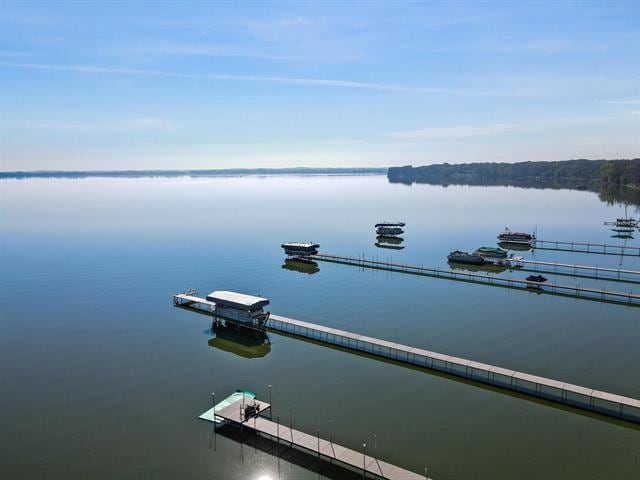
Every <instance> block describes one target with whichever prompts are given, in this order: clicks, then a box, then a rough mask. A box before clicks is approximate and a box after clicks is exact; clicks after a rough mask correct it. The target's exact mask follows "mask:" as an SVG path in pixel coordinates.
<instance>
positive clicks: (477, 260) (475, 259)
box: [447, 250, 485, 265]
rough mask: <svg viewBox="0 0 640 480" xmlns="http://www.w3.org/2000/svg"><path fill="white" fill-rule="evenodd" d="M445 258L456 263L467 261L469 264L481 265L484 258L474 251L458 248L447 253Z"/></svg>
mask: <svg viewBox="0 0 640 480" xmlns="http://www.w3.org/2000/svg"><path fill="white" fill-rule="evenodd" d="M447 260H449V261H450V262H457V263H468V264H470V265H483V264H484V263H485V260H484V258H482V257H481V256H480V255H476V254H475V253H473V254H472V253H469V252H462V251H460V250H454V251H453V252H451V253H450V254H449V255H447Z"/></svg>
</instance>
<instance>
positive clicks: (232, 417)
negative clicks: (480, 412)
mask: <svg viewBox="0 0 640 480" xmlns="http://www.w3.org/2000/svg"><path fill="white" fill-rule="evenodd" d="M245 401H246V404H245ZM247 405H249V406H251V407H252V408H253V407H254V405H255V407H256V408H257V410H258V411H259V412H260V413H264V412H267V411H269V410H270V409H271V405H270V404H268V403H265V402H262V401H260V400H257V399H254V398H248V397H245V398H244V399H242V401H240V400H237V399H236V400H235V401H233V402H231V403H229V404H227V405H226V406H224V407H223V408H221V409H218V408H217V407H213V408H211V409H209V410H207V411H206V412H204V413H203V414H202V415H200V417H199V418H201V419H203V420H207V421H209V422H214V418H215V419H216V420H218V421H219V420H220V419H222V420H224V421H226V422H228V423H231V424H233V425H236V426H238V427H240V428H242V429H249V430H252V431H253V432H255V433H257V434H261V435H265V436H268V437H269V438H271V439H273V440H275V441H276V442H278V443H279V444H280V443H283V444H285V445H288V446H290V447H292V448H297V449H299V450H303V451H306V452H308V453H311V454H315V455H317V456H318V457H320V458H323V459H325V460H327V461H330V462H334V463H339V464H342V465H344V466H345V467H347V468H350V469H353V470H357V471H361V472H362V473H363V477H365V476H366V477H367V478H379V479H385V480H430V479H428V478H426V477H425V476H424V475H418V474H417V473H414V472H411V471H409V470H405V469H404V468H400V467H397V466H395V465H391V464H390V463H387V462H383V461H382V460H379V459H378V458H376V457H372V456H370V455H366V454H365V452H357V451H355V450H351V449H349V448H346V447H343V446H342V445H338V444H337V443H334V442H333V439H331V440H325V439H323V438H320V435H319V434H318V435H309V434H308V433H304V432H301V431H299V430H295V429H294V428H292V426H285V425H281V424H280V423H279V422H274V421H272V420H269V419H267V418H264V417H263V416H261V415H260V414H255V415H246V414H245V413H244V412H245V411H246V410H243V408H242V407H243V406H245V407H246V406H247Z"/></svg>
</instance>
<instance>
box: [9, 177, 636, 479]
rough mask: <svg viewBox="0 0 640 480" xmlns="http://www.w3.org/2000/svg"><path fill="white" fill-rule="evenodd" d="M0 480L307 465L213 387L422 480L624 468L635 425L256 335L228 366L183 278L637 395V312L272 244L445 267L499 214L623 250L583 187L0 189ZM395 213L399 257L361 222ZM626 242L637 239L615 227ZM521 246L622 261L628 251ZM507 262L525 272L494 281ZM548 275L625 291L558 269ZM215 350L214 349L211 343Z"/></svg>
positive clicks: (269, 473) (238, 181) (140, 183)
mask: <svg viewBox="0 0 640 480" xmlns="http://www.w3.org/2000/svg"><path fill="white" fill-rule="evenodd" d="M0 194H1V198H0V200H1V209H2V210H1V213H0V242H1V243H0V246H1V249H0V265H1V271H2V274H1V277H0V283H1V285H0V305H1V306H0V312H1V315H0V378H1V379H2V383H1V385H2V395H0V419H1V421H2V430H3V432H2V435H1V436H0V456H1V458H2V460H1V461H0V476H1V477H3V478H39V479H44V478H124V479H126V478H136V479H137V478H167V479H169V478H171V479H173V478H184V479H191V478H193V479H200V478H215V479H248V480H258V479H262V478H264V479H267V478H272V479H276V478H282V479H298V478H300V479H312V478H323V477H322V476H320V475H319V474H318V473H310V472H309V471H307V470H305V469H303V468H301V467H300V466H297V465H295V464H291V463H289V462H286V461H280V462H279V464H278V461H277V459H276V457H274V456H272V455H269V454H267V453H264V452H261V451H260V450H257V451H256V450H254V449H253V448H251V447H247V446H246V445H245V446H243V445H241V444H240V443H238V442H235V441H233V440H230V439H228V438H224V437H221V436H220V435H218V437H217V450H216V451H214V450H213V449H211V448H210V440H211V427H210V425H209V424H207V423H205V422H202V421H199V420H197V418H196V417H197V415H199V414H200V413H202V412H203V411H204V410H206V409H207V408H209V405H210V402H211V398H210V393H211V392H212V391H215V392H216V394H217V395H219V396H220V399H221V398H222V397H223V396H226V395H227V394H229V393H231V392H232V391H234V390H235V389H236V388H247V389H251V390H254V391H256V392H257V393H258V394H259V395H262V396H263V397H264V395H265V392H266V386H267V384H272V385H273V403H274V405H275V413H276V415H281V416H282V417H283V418H286V420H283V421H284V422H287V421H288V415H289V414H288V411H289V408H292V409H293V416H294V423H295V425H296V426H297V427H299V428H300V429H301V430H304V431H308V432H315V431H316V430H320V432H321V435H322V436H323V437H325V438H328V437H329V431H330V430H331V429H332V430H333V438H334V440H335V441H336V442H338V443H342V444H344V445H346V446H349V447H351V448H354V449H359V448H361V446H362V443H363V442H364V441H366V442H367V444H368V445H369V448H371V445H372V444H373V435H374V434H376V436H377V453H378V456H379V457H380V458H382V459H385V460H387V461H389V462H392V463H396V464H398V465H400V466H403V467H405V468H409V469H412V470H414V471H416V472H422V471H424V467H425V466H428V467H429V474H430V476H432V477H434V478H436V479H468V478H483V479H484V478H491V479H514V478H521V479H534V478H535V479H538V478H563V479H603V478H607V479H629V478H638V477H637V472H638V471H640V430H639V429H638V428H636V427H633V426H630V425H628V424H624V423H619V422H616V421H615V420H609V419H606V418H603V417H597V416H590V415H587V414H583V413H578V412H576V411H570V410H566V409H562V408H559V407H557V406H552V405H550V404H547V403H544V402H537V401H531V400H527V399H524V398H523V397H517V396H512V395H508V394H505V393H504V392H499V391H493V390H491V389H488V388H483V387H479V386H477V385H474V384H468V383H465V382H462V381H456V380H453V379H450V378H446V377H442V376H438V375H434V374H432V373H428V372H425V371H420V370H413V369H408V368H404V367H401V366H398V365H393V364H388V363H384V362H380V361H375V360H372V359H368V358H365V357H361V356H358V355H353V354H349V353H345V352H342V351H338V350H333V349H329V348H325V347H322V346H318V345H314V344H310V343H306V342H303V341H300V340H295V339H291V338H287V337H283V336H279V335H275V334H272V335H271V341H272V345H271V350H270V352H269V353H268V354H267V355H265V356H264V357H262V358H246V357H244V356H242V355H236V354H234V353H233V352H228V351H225V350H222V349H218V348H215V347H212V346H210V344H209V342H210V340H211V339H212V335H211V332H210V330H209V321H208V319H207V318H206V317H204V316H201V315H196V314H193V313H190V312H186V311H183V310H180V309H176V308H173V307H172V306H171V304H170V299H171V294H173V293H176V292H178V291H182V290H184V289H185V288H188V287H194V288H197V289H199V291H200V293H206V292H209V291H211V290H214V289H223V290H237V291H241V292H246V293H252V294H262V295H264V296H267V297H268V298H270V299H271V311H273V312H276V313H279V314H282V315H287V316H291V317H293V318H297V319H301V320H308V321H312V322H316V323H321V324H325V325H328V326H332V327H336V328H343V329H347V330H350V331H354V332H358V333H362V334H367V335H371V336H376V337H379V338H384V339H388V340H393V341H398V342H402V343H406V344H409V345H413V346H417V347H422V348H427V349H430V350H434V351H437V352H442V353H446V354H452V355H458V356H462V357H466V358H471V359H474V360H477V361H481V362H486V363H491V364H495V365H499V366H502V367H506V368H513V369H518V370H522V371H525V372H528V373H533V374H538V375H543V376H548V377H551V378H555V379H558V380H563V381H569V382H573V383H577V384H580V385H584V386H589V387H592V388H598V389H603V390H607V391H611V392H614V393H619V394H624V395H629V396H632V397H635V398H640V348H638V345H639V343H638V342H639V339H640V309H637V308H630V307H625V306H619V305H610V304H601V303H598V302H591V301H584V300H576V299H571V298H562V297H552V296H549V295H536V294H534V293H528V292H520V291H513V290H507V289H501V288H493V287H488V286H483V285H471V284H466V283H458V282H452V281H447V280H441V279H430V278H420V277H414V276H408V275H403V274H389V273H385V272H375V271H370V270H366V271H362V270H359V269H358V268H355V267H349V266H341V265H332V264H326V263H325V264H323V263H321V264H320V265H319V268H320V270H319V272H317V273H315V274H312V275H309V274H305V273H300V272H297V271H291V270H288V269H285V268H282V265H283V255H282V252H281V249H280V244H281V243H282V242H283V241H288V240H307V239H310V240H314V241H317V242H319V243H320V244H321V246H322V248H321V250H323V251H324V252H327V253H336V254H350V255H354V256H357V255H358V254H360V255H362V254H365V255H366V256H369V257H370V256H377V257H378V258H380V259H393V260H394V261H401V262H412V263H419V264H424V265H434V266H436V265H439V266H442V267H444V266H446V255H447V253H448V252H449V251H450V250H452V249H463V250H472V249H474V248H476V247H478V246H481V245H490V246H493V245H495V235H496V234H497V233H498V232H499V231H501V230H502V229H503V228H504V227H505V226H509V227H512V228H514V229H517V230H529V231H530V230H532V229H533V228H537V231H538V236H539V238H542V239H551V240H569V241H571V240H574V241H587V240H588V241H593V242H601V243H611V244H622V242H623V240H620V239H614V238H611V233H612V232H610V231H609V230H608V229H607V228H606V227H604V226H603V225H602V222H603V221H604V220H609V219H612V218H615V217H616V216H620V215H621V214H622V209H621V208H620V207H618V206H608V205H606V204H604V203H602V202H600V201H599V200H598V198H597V196H596V195H595V194H593V193H589V192H578V191H568V190H534V189H517V188H508V187H463V186H455V187H447V188H445V187H439V186H430V185H413V186H405V185H400V184H389V183H388V182H387V180H386V178H385V177H382V176H370V177H265V178H260V177H239V178H206V179H205V178H201V179H198V178H195V179H190V178H175V179H167V178H156V179H80V180H64V179H56V180H46V179H36V180H22V181H20V180H3V181H0ZM383 219H401V220H404V221H406V222H407V227H406V234H405V238H406V241H405V242H404V246H405V247H406V248H405V249H404V250H399V251H398V250H383V249H379V248H376V247H375V246H374V243H375V235H374V233H373V228H372V225H373V224H374V223H376V222H377V221H380V220H383ZM629 245H638V242H637V240H631V241H629ZM525 255H526V256H527V257H528V258H536V259H541V260H557V261H562V262H567V263H578V264H586V265H601V266H618V265H622V266H623V267H625V268H629V269H635V270H640V260H639V259H638V258H631V257H625V258H620V257H617V256H600V255H586V254H575V253H573V254H572V253H565V252H555V251H542V250H538V251H536V252H535V253H532V252H525ZM502 275H512V276H513V277H514V278H521V277H523V276H526V274H523V273H522V272H520V273H517V272H516V273H503V274H502ZM550 279H551V280H554V281H558V282H559V283H566V284H576V283H578V284H580V285H595V286H597V287H598V288H604V287H607V288H609V289H612V290H623V291H629V290H631V289H635V291H637V290H638V286H634V285H632V284H623V283H611V282H602V281H596V280H587V279H578V280H576V279H574V278H571V277H551V278H550ZM214 345H215V342H214Z"/></svg>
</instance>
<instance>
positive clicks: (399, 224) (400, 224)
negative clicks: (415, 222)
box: [374, 222, 406, 228]
mask: <svg viewBox="0 0 640 480" xmlns="http://www.w3.org/2000/svg"><path fill="white" fill-rule="evenodd" d="M405 225H406V223H404V222H380V223H376V224H375V225H374V227H375V228H378V227H404V226H405Z"/></svg>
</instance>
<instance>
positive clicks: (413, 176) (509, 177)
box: [387, 158, 640, 189]
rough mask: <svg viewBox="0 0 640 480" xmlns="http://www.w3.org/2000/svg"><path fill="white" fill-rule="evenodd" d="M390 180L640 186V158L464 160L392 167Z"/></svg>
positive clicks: (438, 182) (389, 174)
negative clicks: (533, 160) (510, 161)
mask: <svg viewBox="0 0 640 480" xmlns="http://www.w3.org/2000/svg"><path fill="white" fill-rule="evenodd" d="M387 176H388V178H389V181H391V182H394V183H395V182H400V183H407V184H411V183H413V182H416V183H437V184H443V183H444V184H448V183H451V184H471V185H479V184H485V185H491V184H499V185H519V184H527V183H536V182H541V183H547V182H550V183H554V182H558V181H571V183H572V184H573V187H570V188H579V187H583V188H585V189H586V188H587V187H588V186H590V185H592V184H593V183H594V182H597V183H598V184H600V185H608V186H616V187H623V186H624V187H632V188H640V158H634V159H633V160H564V161H557V162H519V163H489V162H486V163H461V164H448V163H442V164H437V165H426V166H422V167H413V166H411V165H408V166H404V167H391V168H389V171H388V172H387Z"/></svg>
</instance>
